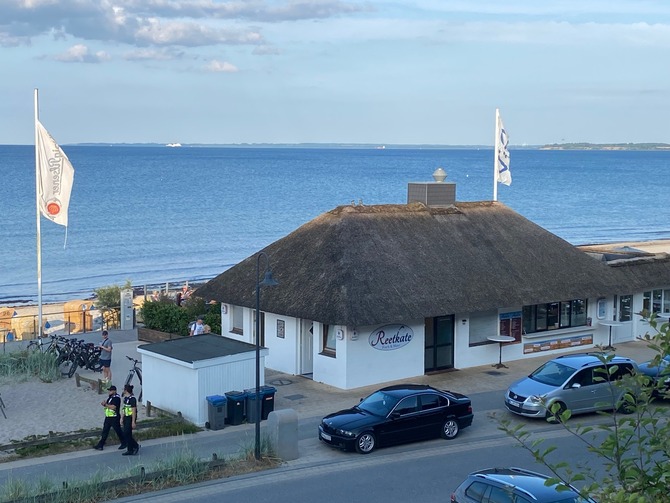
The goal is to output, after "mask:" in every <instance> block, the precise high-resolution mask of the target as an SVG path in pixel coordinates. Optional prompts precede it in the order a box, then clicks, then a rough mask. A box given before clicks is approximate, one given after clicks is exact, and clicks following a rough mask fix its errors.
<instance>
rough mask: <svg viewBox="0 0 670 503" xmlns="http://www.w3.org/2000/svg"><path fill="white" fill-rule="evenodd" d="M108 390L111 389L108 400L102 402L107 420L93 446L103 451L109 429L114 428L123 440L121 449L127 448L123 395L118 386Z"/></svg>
mask: <svg viewBox="0 0 670 503" xmlns="http://www.w3.org/2000/svg"><path fill="white" fill-rule="evenodd" d="M107 391H109V396H108V397H107V400H105V401H104V402H100V405H102V406H103V407H104V409H105V422H104V424H103V426H102V435H101V437H100V440H99V441H98V443H97V444H96V445H95V446H94V447H93V448H94V449H96V450H98V451H101V450H102V449H103V447H104V446H105V442H106V441H107V436H108V435H109V430H111V429H112V428H113V429H114V432H115V433H116V436H117V437H119V442H121V445H120V446H119V449H125V448H126V443H125V441H124V438H123V432H122V431H121V397H120V396H119V394H118V393H117V392H116V386H110V387H109V388H107Z"/></svg>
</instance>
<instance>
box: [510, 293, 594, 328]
mask: <svg viewBox="0 0 670 503" xmlns="http://www.w3.org/2000/svg"><path fill="white" fill-rule="evenodd" d="M586 308H587V303H586V299H574V300H567V301H561V302H549V303H547V304H534V305H530V306H523V310H522V313H523V314H522V316H523V330H524V333H526V334H532V333H536V332H545V331H548V330H556V329H558V328H570V327H583V326H586Z"/></svg>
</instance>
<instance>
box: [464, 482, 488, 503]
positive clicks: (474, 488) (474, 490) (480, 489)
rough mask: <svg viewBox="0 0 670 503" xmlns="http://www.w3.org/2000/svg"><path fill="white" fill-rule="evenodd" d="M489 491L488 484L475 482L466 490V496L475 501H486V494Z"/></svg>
mask: <svg viewBox="0 0 670 503" xmlns="http://www.w3.org/2000/svg"><path fill="white" fill-rule="evenodd" d="M486 489H488V486H487V485H486V484H482V483H481V482H473V483H472V485H471V486H470V487H468V488H467V489H466V490H465V495H466V496H467V497H468V498H472V499H473V500H474V501H484V493H485V492H486Z"/></svg>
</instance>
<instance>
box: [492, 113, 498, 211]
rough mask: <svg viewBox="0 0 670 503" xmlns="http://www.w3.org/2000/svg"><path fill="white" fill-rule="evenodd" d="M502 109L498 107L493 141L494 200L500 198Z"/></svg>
mask: <svg viewBox="0 0 670 503" xmlns="http://www.w3.org/2000/svg"><path fill="white" fill-rule="evenodd" d="M499 124H500V109H499V108H496V127H495V135H496V137H495V141H494V142H493V200H494V201H497V200H498V150H499V149H500V131H498V125H499Z"/></svg>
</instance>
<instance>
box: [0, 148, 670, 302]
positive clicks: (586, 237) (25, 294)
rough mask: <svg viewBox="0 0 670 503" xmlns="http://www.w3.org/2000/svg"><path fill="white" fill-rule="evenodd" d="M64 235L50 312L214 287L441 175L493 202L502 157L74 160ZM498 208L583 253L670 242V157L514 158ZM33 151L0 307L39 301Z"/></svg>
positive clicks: (54, 236) (144, 151)
mask: <svg viewBox="0 0 670 503" xmlns="http://www.w3.org/2000/svg"><path fill="white" fill-rule="evenodd" d="M63 150H64V151H65V152H66V154H67V155H68V157H69V158H70V160H71V161H72V164H73V165H74V168H75V171H76V173H75V181H74V189H73V192H72V199H71V202H70V215H69V220H70V227H69V230H68V239H67V247H66V248H63V244H64V238H65V229H64V228H63V227H61V226H58V225H55V224H53V223H51V222H48V221H46V220H44V219H42V223H41V227H42V282H43V300H44V301H45V302H50V301H56V300H64V299H66V298H76V297H78V296H80V295H89V294H90V293H91V291H92V290H93V289H94V288H97V287H100V286H107V285H111V284H114V283H116V284H123V283H125V281H126V280H127V279H129V280H131V281H132V283H133V284H134V285H143V284H156V283H164V282H166V281H170V282H182V281H184V280H197V279H204V278H210V277H213V276H214V275H216V274H218V273H220V272H222V271H223V270H225V269H227V268H228V267H230V266H231V265H233V264H235V263H237V262H239V261H240V260H242V259H244V258H246V257H247V256H249V255H251V254H253V253H254V252H255V251H257V250H258V249H260V248H262V247H264V246H266V245H268V244H269V243H271V242H273V241H275V240H277V239H279V238H281V237H283V236H284V235H286V234H288V233H290V232H291V231H293V230H294V229H296V228H297V227H299V226H300V225H302V224H304V223H306V222H308V221H309V220H311V219H312V218H314V217H316V216H317V215H319V214H321V213H323V212H325V211H328V210H330V209H332V208H334V207H336V206H339V205H343V204H350V203H351V201H356V202H358V200H359V199H362V200H363V203H364V204H382V203H404V202H406V193H407V192H406V191H407V183H408V182H410V181H430V180H432V178H431V175H432V172H433V171H434V170H435V169H436V168H437V167H438V166H441V167H443V168H444V169H445V171H446V172H447V175H448V176H447V180H448V181H452V182H456V184H457V188H456V196H457V199H458V200H460V201H478V200H490V199H492V197H493V182H492V176H493V175H492V170H493V168H492V156H493V152H492V150H491V149H485V150H460V149H444V150H441V149H393V148H386V149H385V150H376V149H338V148H333V149H319V148H304V149H300V148H188V147H182V148H166V147H123V146H109V147H91V146H72V147H63ZM511 153H512V161H511V171H512V178H513V183H512V185H511V186H510V187H506V186H503V185H499V187H498V200H499V201H501V202H503V203H505V204H506V205H508V206H509V207H511V208H512V209H514V210H516V211H517V212H519V213H521V214H522V215H524V216H525V217H527V218H528V219H530V220H532V221H534V222H536V223H537V224H539V225H541V226H543V227H545V228H546V229H548V230H550V231H551V232H553V233H555V234H557V235H559V236H560V237H562V238H564V239H566V240H567V241H569V242H571V243H573V244H585V243H594V242H611V241H624V240H646V239H658V238H670V222H669V221H668V210H667V199H668V190H669V189H670V182H669V181H668V178H669V175H670V152H633V151H631V152H608V151H595V152H568V151H539V150H512V152H511ZM34 162H35V161H34V149H33V147H32V146H0V175H1V176H2V180H4V181H5V183H4V191H3V194H4V195H3V197H2V200H0V209H1V210H2V224H1V226H0V237H1V238H2V243H3V245H2V246H1V247H0V303H8V302H13V301H15V300H17V299H21V300H27V301H30V302H34V301H35V300H36V298H37V280H36V277H37V273H36V269H37V267H36V236H35V167H34Z"/></svg>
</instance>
